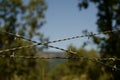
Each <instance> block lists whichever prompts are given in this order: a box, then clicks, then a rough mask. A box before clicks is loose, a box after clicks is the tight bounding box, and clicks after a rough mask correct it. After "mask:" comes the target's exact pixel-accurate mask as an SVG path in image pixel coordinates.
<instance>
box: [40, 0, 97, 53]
mask: <svg viewBox="0 0 120 80" xmlns="http://www.w3.org/2000/svg"><path fill="white" fill-rule="evenodd" d="M46 2H47V5H48V9H47V11H46V12H45V16H46V17H45V19H46V24H45V25H44V26H43V27H42V29H41V30H40V32H42V33H43V34H44V37H49V40H50V41H52V40H58V39H63V38H68V37H72V36H78V35H83V33H82V31H83V30H88V31H89V32H94V33H96V32H97V26H96V20H97V17H96V13H97V9H96V7H95V5H94V4H90V7H89V8H88V9H86V10H84V9H82V10H81V11H80V10H79V8H78V2H79V0H46ZM87 41H91V40H90V39H88V38H80V39H75V40H70V41H64V42H58V43H52V44H50V45H53V46H57V47H60V48H64V49H67V47H68V46H69V45H70V44H72V45H74V46H76V47H78V48H79V47H80V46H81V45H82V44H83V43H84V42H87ZM86 48H87V49H91V48H95V45H93V44H90V45H88V46H87V47H86ZM48 51H59V50H56V49H51V48H49V49H48Z"/></svg>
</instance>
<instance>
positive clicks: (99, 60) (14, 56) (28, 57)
mask: <svg viewBox="0 0 120 80" xmlns="http://www.w3.org/2000/svg"><path fill="white" fill-rule="evenodd" d="M0 58H15V59H18V58H22V59H80V60H89V61H92V62H96V63H100V64H102V65H104V66H107V67H110V68H111V69H112V70H117V71H118V70H120V69H118V68H117V67H116V65H110V64H106V63H104V62H102V61H101V60H103V59H102V58H89V57H85V56H80V55H79V57H74V58H70V57H60V56H56V57H41V56H20V55H19V56H18V55H15V54H12V55H10V56H7V57H6V56H5V55H0ZM106 59H107V60H108V59H109V60H113V59H112V58H105V60H106ZM114 60H117V59H114ZM119 60H120V59H119Z"/></svg>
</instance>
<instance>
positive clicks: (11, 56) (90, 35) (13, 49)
mask: <svg viewBox="0 0 120 80" xmlns="http://www.w3.org/2000/svg"><path fill="white" fill-rule="evenodd" d="M116 31H118V30H113V31H105V32H100V33H96V34H93V33H92V32H90V33H89V34H87V35H81V36H73V37H70V38H64V39H59V40H54V41H48V42H47V41H44V42H41V43H40V42H37V41H33V40H31V39H27V38H24V37H23V36H20V35H16V34H13V33H9V32H3V33H7V34H9V35H13V36H15V37H17V38H22V39H24V40H27V41H30V42H32V43H36V44H32V45H28V46H21V47H15V48H11V49H6V50H1V51H0V53H4V52H9V51H15V50H19V49H23V48H30V47H34V46H38V45H44V46H47V47H51V48H55V49H58V50H61V51H65V52H67V53H72V54H76V52H73V51H70V50H65V49H62V48H59V47H55V46H51V45H48V44H49V43H56V42H62V41H67V40H71V39H76V38H81V37H88V38H90V37H92V36H96V35H99V34H108V33H113V32H116ZM0 57H1V58H5V55H0ZM79 57H80V59H84V60H91V61H93V62H98V63H100V64H103V65H105V66H109V67H111V68H112V69H113V68H114V69H115V70H120V69H117V67H116V65H115V66H111V65H109V64H105V63H103V62H102V60H112V61H116V60H119V61H120V59H119V58H88V57H85V56H79ZM10 58H25V59H30V58H33V59H69V58H67V57H52V58H50V57H47V58H45V57H40V56H15V55H10ZM72 59H77V58H72Z"/></svg>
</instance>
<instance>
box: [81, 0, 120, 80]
mask: <svg viewBox="0 0 120 80" xmlns="http://www.w3.org/2000/svg"><path fill="white" fill-rule="evenodd" d="M90 3H93V4H94V5H95V6H96V8H97V11H98V12H97V21H96V24H97V26H98V32H104V31H112V30H118V31H116V32H113V33H109V34H104V37H102V38H101V37H96V36H94V37H93V42H94V43H95V44H97V45H98V48H99V49H100V53H101V57H118V58H120V41H119V40H120V31H119V30H120V0H80V1H79V8H80V9H83V8H84V9H87V8H88V7H89V5H90ZM106 64H107V63H106ZM115 64H116V66H117V67H118V68H120V66H119V65H120V62H119V61H116V62H115ZM106 71H107V72H110V73H112V76H113V77H114V78H113V80H120V78H119V76H120V71H116V72H113V71H111V70H110V69H108V68H106Z"/></svg>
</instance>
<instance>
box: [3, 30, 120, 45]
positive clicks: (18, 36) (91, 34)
mask: <svg viewBox="0 0 120 80" xmlns="http://www.w3.org/2000/svg"><path fill="white" fill-rule="evenodd" d="M117 31H119V30H112V31H104V32H99V33H92V32H89V33H88V34H86V35H81V36H73V37H69V38H64V39H59V40H54V41H48V42H47V41H45V42H41V43H39V42H37V41H33V40H31V39H27V38H25V37H23V36H20V35H18V34H13V33H10V32H3V31H2V33H7V34H9V35H13V36H15V37H17V38H22V39H24V40H27V41H30V42H33V43H38V45H42V44H49V43H56V42H62V41H67V40H71V39H76V38H81V37H88V38H89V37H92V36H96V35H100V34H107V33H113V32H117Z"/></svg>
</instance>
